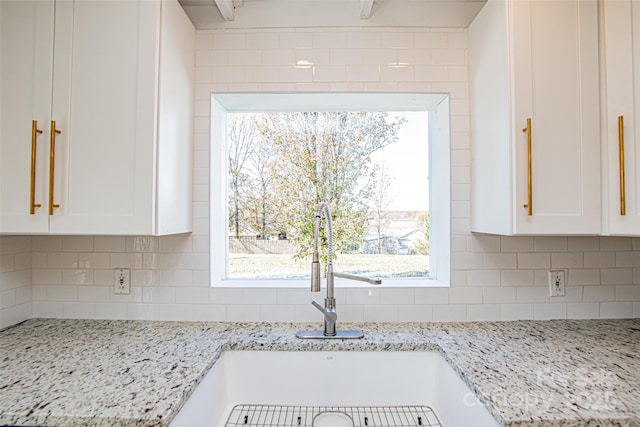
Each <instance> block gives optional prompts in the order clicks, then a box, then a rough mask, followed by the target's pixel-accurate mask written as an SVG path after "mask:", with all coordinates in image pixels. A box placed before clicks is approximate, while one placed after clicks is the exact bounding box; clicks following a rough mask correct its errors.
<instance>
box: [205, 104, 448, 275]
mask: <svg viewBox="0 0 640 427" xmlns="http://www.w3.org/2000/svg"><path fill="white" fill-rule="evenodd" d="M448 104H449V102H448V96H446V95H441V94H437V95H435V94H429V95H424V94H420V95H416V94H280V95H279V94H217V95H213V96H212V108H211V111H212V116H211V171H212V173H211V279H212V284H213V285H215V286H239V287H242V286H250V287H254V286H278V287H282V286H308V283H307V282H308V279H307V280H304V278H305V277H308V275H309V272H310V269H309V268H308V267H309V263H310V261H309V260H310V258H309V257H305V256H304V251H305V249H306V248H305V244H306V242H305V236H306V237H307V240H308V235H307V234H308V233H307V231H306V230H304V227H305V224H307V223H308V224H309V225H311V224H312V218H313V215H312V212H313V209H314V208H313V207H311V208H309V207H310V206H312V205H314V203H315V202H314V200H317V199H318V198H320V199H325V198H326V196H325V195H326V194H329V193H331V194H333V195H336V194H338V196H339V197H335V199H334V200H340V201H341V202H340V203H342V204H338V203H336V206H335V209H336V210H335V212H333V214H334V229H335V228H336V225H335V224H336V222H337V223H338V224H340V221H341V220H342V221H344V222H343V223H342V224H340V225H339V226H338V228H339V229H340V233H342V235H348V236H349V237H348V238H345V239H343V240H342V241H341V242H340V244H339V246H340V253H339V254H338V258H337V260H335V261H334V268H335V269H336V271H345V272H352V273H363V272H364V273H365V274H367V275H372V276H378V277H381V278H382V279H383V286H424V285H442V284H448V276H449V266H448V264H449V239H450V232H449V230H450V225H449V222H450V220H449V217H450V214H449V204H450V202H449V200H450V195H449V193H450V192H449V166H448V165H449V145H450V144H449V105H448ZM309 129H313V130H312V131H310V130H309ZM367 133H369V135H367ZM374 133H375V135H374ZM362 136H364V138H362ZM303 140H306V141H307V144H306V146H305V149H300V150H299V152H297V151H298V148H299V146H300V144H299V141H303ZM345 141H348V142H345ZM427 141H429V142H428V143H427ZM287 144H289V145H287ZM309 152H313V153H314V154H313V155H314V156H315V157H314V158H313V159H310V158H309ZM327 152H330V154H329V155H328V156H329V157H331V158H330V159H329V158H328V157H327V156H326V153H327ZM318 153H325V157H322V156H321V155H320V154H318ZM336 153H342V157H341V159H342V158H343V159H347V158H349V159H351V162H350V163H349V162H347V161H345V162H344V163H343V162H341V161H336V158H337V157H336V156H337V155H338V154H336ZM403 159H404V160H403ZM416 161H417V162H416ZM421 162H422V163H421ZM398 163H400V164H401V165H402V166H401V167H398ZM287 164H288V165H289V166H287ZM338 164H339V166H336V165H338ZM303 165H304V167H303ZM334 166H335V169H336V170H334ZM340 168H342V169H340ZM403 168H404V169H406V170H404V171H403V170H402V169H403ZM329 169H331V170H329ZM338 169H339V170H338ZM318 171H319V173H318ZM427 173H428V175H429V176H427ZM296 174H297V175H296ZM310 175H313V176H314V177H318V176H320V175H321V176H322V177H323V178H322V179H316V180H315V181H313V182H310V181H309V180H308V179H307V178H308V177H309V176H310ZM346 175H350V176H351V178H350V180H347V179H345V178H344V177H345V176H346ZM312 180H313V179H312ZM329 180H332V181H336V182H337V181H339V182H340V183H339V184H333V185H332V186H328V187H327V188H324V187H323V188H318V186H319V185H324V184H326V183H325V181H329ZM403 180H404V181H403ZM394 181H398V182H397V183H396V182H394ZM411 181H414V183H415V182H418V183H421V185H420V184H418V185H416V186H414V185H412V183H411ZM298 183H299V184H298ZM393 185H396V187H395V188H393ZM329 187H330V188H329ZM336 188H339V190H336ZM336 191H338V193H336ZM402 191H404V192H405V193H407V194H408V196H407V195H405V196H402V195H401V194H400V193H401V192H402ZM340 192H342V193H340ZM411 193H413V195H412V194H411ZM396 196H399V197H396ZM300 200H306V201H307V203H306V206H304V205H302V204H301V203H300V202H299V201H300ZM345 200H349V201H350V204H349V205H348V208H347V207H345V206H346V205H347V204H346V203H345ZM332 209H333V208H332ZM341 209H344V210H341ZM308 211H311V212H308ZM305 215H306V216H309V218H310V219H309V220H308V221H307V219H306V218H304V216H305ZM349 217H354V218H358V220H356V221H349V220H348V218H349ZM427 239H428V240H427ZM427 251H428V253H427ZM382 260H384V261H385V262H386V265H385V266H382V264H383V262H382ZM381 266H382V267H381ZM355 286H358V285H357V284H356V285H355Z"/></svg>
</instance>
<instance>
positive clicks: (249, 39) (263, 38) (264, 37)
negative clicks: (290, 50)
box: [245, 31, 280, 50]
mask: <svg viewBox="0 0 640 427" xmlns="http://www.w3.org/2000/svg"><path fill="white" fill-rule="evenodd" d="M245 42H246V43H247V48H249V49H260V50H266V49H276V48H278V47H280V35H279V34H278V33H275V32H274V33H270V32H266V31H260V32H256V33H247V34H246V35H245Z"/></svg>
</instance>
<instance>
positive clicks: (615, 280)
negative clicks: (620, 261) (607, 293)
mask: <svg viewBox="0 0 640 427" xmlns="http://www.w3.org/2000/svg"><path fill="white" fill-rule="evenodd" d="M600 280H601V283H602V284H603V285H624V284H627V283H633V270H632V269H630V268H603V269H601V270H600Z"/></svg>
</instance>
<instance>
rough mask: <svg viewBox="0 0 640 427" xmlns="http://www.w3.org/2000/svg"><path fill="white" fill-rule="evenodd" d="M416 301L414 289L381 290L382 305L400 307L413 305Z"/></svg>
mask: <svg viewBox="0 0 640 427" xmlns="http://www.w3.org/2000/svg"><path fill="white" fill-rule="evenodd" d="M414 301H415V289H414V288H381V289H380V304H383V305H399V304H413V302H414Z"/></svg>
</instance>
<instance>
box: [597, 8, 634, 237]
mask: <svg viewBox="0 0 640 427" xmlns="http://www.w3.org/2000/svg"><path fill="white" fill-rule="evenodd" d="M603 15H604V40H605V44H604V56H603V60H604V62H605V73H606V74H605V76H606V77H605V82H606V86H605V90H604V91H603V93H604V94H605V99H604V102H603V104H605V105H606V111H607V114H606V120H605V126H606V138H605V144H606V149H605V150H604V152H605V153H606V156H607V162H606V168H607V171H608V174H607V177H608V179H607V183H608V185H607V186H606V187H605V191H607V194H608V203H607V204H606V211H605V215H608V219H609V220H608V222H607V223H608V226H609V230H608V233H609V234H615V235H629V236H638V235H640V149H639V147H638V144H640V2H638V1H637V0H606V1H605V2H604V13H603ZM607 223H605V225H607Z"/></svg>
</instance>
